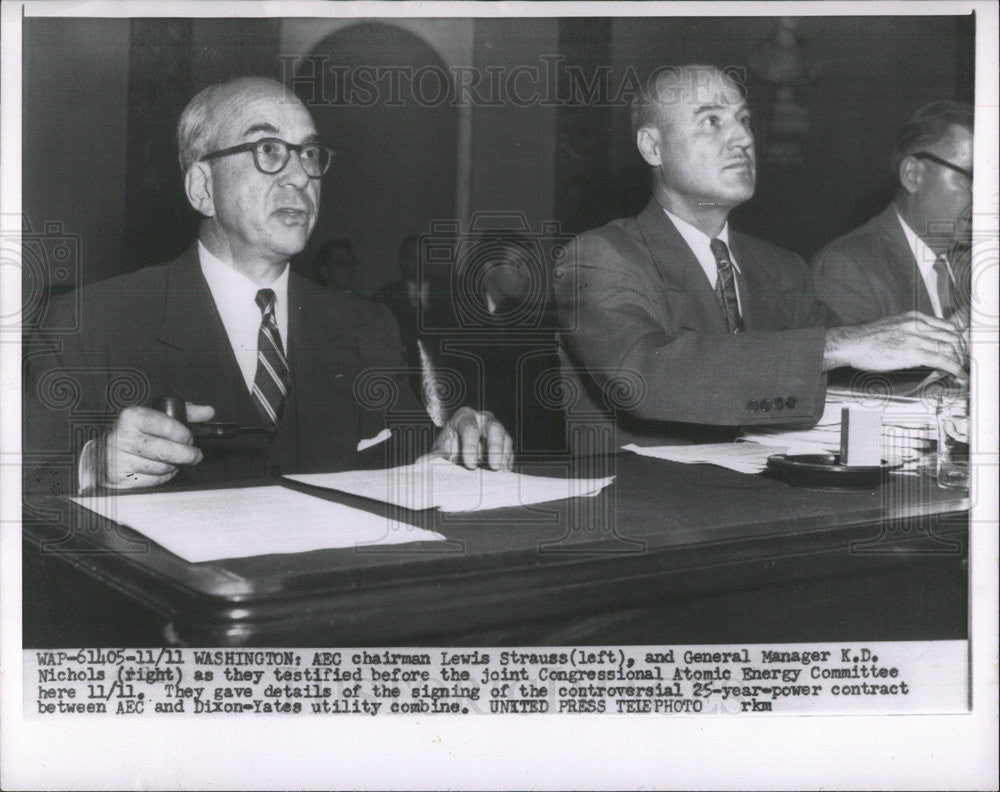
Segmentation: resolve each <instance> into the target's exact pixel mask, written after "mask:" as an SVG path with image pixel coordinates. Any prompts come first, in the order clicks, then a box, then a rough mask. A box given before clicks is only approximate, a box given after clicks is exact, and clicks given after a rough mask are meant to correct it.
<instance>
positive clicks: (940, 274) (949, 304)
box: [934, 254, 955, 319]
mask: <svg viewBox="0 0 1000 792" xmlns="http://www.w3.org/2000/svg"><path fill="white" fill-rule="evenodd" d="M934 276H935V277H936V278H937V293H938V301H939V302H940V303H941V316H943V317H944V318H945V319H947V318H948V317H949V316H950V315H951V312H952V311H953V310H954V309H955V301H954V299H952V295H951V273H950V272H948V264H947V263H946V262H945V258H944V254H942V255H940V256H938V257H937V258H936V259H935V260H934Z"/></svg>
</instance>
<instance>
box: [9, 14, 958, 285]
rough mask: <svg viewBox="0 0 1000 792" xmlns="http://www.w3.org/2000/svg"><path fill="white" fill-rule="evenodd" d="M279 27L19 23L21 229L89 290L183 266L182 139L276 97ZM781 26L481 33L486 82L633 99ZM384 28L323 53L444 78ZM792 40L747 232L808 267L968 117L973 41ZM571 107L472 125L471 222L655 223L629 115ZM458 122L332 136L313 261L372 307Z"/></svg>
mask: <svg viewBox="0 0 1000 792" xmlns="http://www.w3.org/2000/svg"><path fill="white" fill-rule="evenodd" d="M281 24H282V23H281V21H280V20H255V19H241V20H231V19H197V20H195V19H170V20H165V19H141V20H140V19H136V20H128V19H81V18H75V19H52V18H29V19H26V20H25V25H24V53H25V54H24V94H23V96H24V130H23V131H24V134H23V146H24V162H23V166H24V167H23V174H24V179H23V205H24V210H25V214H26V216H27V219H28V221H29V222H30V223H31V224H32V225H33V227H35V228H41V227H42V225H43V224H44V223H46V222H53V221H57V222H60V223H62V227H63V229H64V230H65V231H66V232H68V233H72V234H78V235H79V236H80V239H81V245H82V260H81V264H82V273H83V279H84V280H85V281H91V280H95V279H98V278H102V277H106V276H109V275H112V274H115V273H117V272H123V271H128V270H130V269H135V268H137V267H139V266H143V265H145V264H148V263H153V262H156V261H162V260H165V259H168V258H170V257H173V256H175V255H177V254H178V253H179V252H180V251H181V250H183V249H184V248H185V247H186V246H187V244H189V243H190V240H191V239H192V237H193V234H194V232H195V229H196V227H197V218H196V217H195V215H194V214H193V212H192V211H191V210H189V209H188V207H187V205H186V201H185V200H184V196H183V193H182V189H181V179H180V173H179V170H178V167H177V164H176V157H177V152H176V143H175V141H174V129H175V125H176V121H177V118H178V116H179V114H180V111H181V109H182V108H183V106H184V104H185V103H186V102H187V100H188V99H189V98H190V96H192V95H193V94H194V92H195V91H197V90H198V89H200V88H201V87H203V86H204V85H206V84H208V83H210V82H214V81H216V80H220V79H225V78H227V77H231V76H234V75H237V74H245V73H258V74H265V75H270V76H274V77H276V78H279V77H281V75H282V70H281V65H280V62H279V55H281V54H282V53H281V52H280V41H281ZM777 25H778V20H776V19H773V18H739V19H734V18H713V19H700V18H689V19H684V18H642V19H636V18H614V19H538V20H535V19H532V20H525V19H489V20H487V19H481V20H475V24H474V26H473V41H472V47H471V52H472V53H473V55H472V57H473V63H472V64H471V65H472V66H475V67H478V68H480V69H486V68H487V67H490V68H494V69H501V70H503V69H506V70H508V71H509V70H511V69H514V68H515V67H517V66H521V65H529V66H534V67H541V65H542V64H543V61H544V60H545V59H549V60H550V61H551V60H552V59H558V60H559V63H560V67H561V68H563V69H565V68H568V67H571V68H575V69H577V70H578V71H577V73H578V74H579V75H583V76H584V77H585V78H586V79H589V78H592V77H593V76H594V75H595V74H598V73H599V72H600V71H601V70H602V69H603V70H605V71H607V70H610V71H609V72H608V75H607V76H608V84H609V85H611V86H612V87H614V86H616V85H617V86H619V87H620V86H621V85H627V80H628V77H629V75H630V74H635V75H638V76H639V77H645V75H646V74H648V73H649V72H650V71H652V70H653V69H654V68H656V67H657V66H661V65H664V64H667V63H679V62H687V61H708V62H712V63H716V64H719V65H722V66H730V65H732V66H738V67H745V66H746V65H747V63H748V60H750V59H751V58H752V56H753V53H754V51H755V48H756V47H758V46H759V45H760V43H761V42H763V41H767V40H768V39H770V38H772V37H773V36H774V34H775V30H776V27H777ZM384 27H385V26H380V25H378V23H374V24H372V25H369V27H368V28H367V29H366V30H367V32H364V31H359V30H355V32H354V34H352V35H348V34H349V32H350V30H351V28H347V29H346V30H345V31H344V34H343V35H341V36H340V37H339V38H337V37H336V36H334V37H331V38H330V39H329V40H326V41H325V42H324V44H323V47H324V48H325V51H327V52H328V54H329V55H330V56H331V57H337V56H338V53H339V54H340V55H342V56H343V57H344V58H345V59H347V60H350V59H352V58H353V59H354V60H355V61H358V60H362V59H364V60H369V59H370V60H371V61H372V62H377V61H378V60H379V59H380V58H383V59H384V58H385V57H387V55H386V53H388V52H390V51H396V52H398V53H399V52H400V51H399V50H398V48H396V47H397V45H398V46H403V48H404V50H405V51H404V52H401V53H400V54H399V55H398V57H401V58H403V59H404V61H405V62H408V63H411V64H417V63H421V62H434V59H435V55H434V53H433V51H432V50H431V49H429V48H427V47H424V46H423V44H422V43H421V42H420V41H419V39H414V38H413V37H412V36H409V34H407V36H397V37H396V38H398V39H399V40H398V41H397V40H396V39H394V38H393V35H392V34H391V33H387V32H386V30H385V29H382V28H384ZM796 34H797V36H798V38H799V41H800V43H801V44H802V47H803V52H804V53H805V55H806V57H807V60H808V63H809V65H810V68H811V69H813V70H814V71H815V75H814V77H813V78H812V79H811V80H810V81H806V82H804V83H803V84H801V85H797V86H795V87H794V89H793V93H794V101H795V104H796V106H797V107H798V108H800V109H804V111H805V121H806V127H805V129H804V131H803V132H802V133H801V135H799V138H798V140H797V141H796V146H797V149H796V151H797V153H796V155H795V156H793V157H791V158H790V159H789V158H788V157H784V159H783V158H782V157H778V156H776V153H777V152H778V148H776V147H775V146H774V145H773V144H774V143H775V141H776V140H777V136H776V135H775V134H774V105H775V99H776V95H777V94H776V88H775V86H773V85H771V84H768V83H767V82H765V81H764V80H762V79H760V78H759V77H758V76H756V75H755V74H754V73H753V72H752V71H748V72H747V74H748V82H749V87H750V90H751V101H752V103H753V104H754V113H755V124H756V132H757V134H758V141H759V155H758V156H759V159H760V160H761V165H760V168H759V173H760V178H759V185H758V192H757V196H756V197H755V198H754V200H753V201H752V202H750V203H749V204H748V205H747V206H746V207H744V208H742V209H740V210H738V211H737V213H736V216H735V219H734V222H735V223H736V224H737V225H739V227H741V228H742V229H743V230H746V231H749V232H751V233H754V234H757V235H759V236H762V237H765V238H767V239H771V240H773V241H775V242H777V243H779V244H782V245H785V246H786V247H790V248H792V249H795V250H797V251H798V252H800V253H802V254H803V255H809V254H811V253H812V252H814V251H815V250H816V249H818V247H819V246H820V245H822V244H823V243H825V242H826V241H828V240H829V239H831V238H833V237H834V236H836V235H837V234H839V233H841V232H843V231H845V230H847V229H848V228H850V227H852V226H854V225H856V224H858V223H860V222H861V221H863V220H864V219H866V218H867V217H868V216H870V215H871V214H873V213H874V212H876V211H877V210H878V209H879V208H880V206H881V205H882V204H883V203H884V202H885V201H886V200H887V199H888V197H889V195H890V190H891V186H892V174H890V173H889V171H888V169H887V167H886V162H887V159H888V157H889V152H890V150H891V145H892V135H893V132H894V130H895V129H896V128H897V127H898V126H899V124H900V123H901V122H902V121H903V120H904V119H905V118H906V117H907V116H908V115H909V114H910V113H911V112H912V111H913V110H914V109H916V108H917V107H919V106H920V105H921V104H924V103H926V102H928V101H931V100H934V99H938V98H961V99H967V100H971V99H972V98H973V97H972V85H973V74H972V64H973V56H974V53H973V49H974V46H973V44H974V20H973V19H972V18H971V17H964V18H958V17H893V18H890V17H863V18H852V17H840V18H833V17H829V18H827V17H812V18H803V19H801V20H798V28H797V30H796ZM345 36H346V37H345ZM366 42H370V50H369V51H366V50H365V47H366ZM404 45H405V46H404ZM394 48H396V49H394ZM578 87H579V86H578ZM572 89H573V86H572V85H570V84H568V83H563V85H562V88H561V90H570V93H569V94H564V95H563V100H561V101H557V102H555V103H551V102H537V101H536V102H533V103H532V102H529V103H526V104H524V105H517V104H514V103H510V102H501V103H500V104H495V103H493V104H489V105H481V106H477V105H474V106H473V107H472V109H471V111H470V112H471V146H470V149H471V151H470V154H471V162H472V165H471V172H470V174H469V177H470V185H469V196H470V200H469V206H468V207H467V208H468V210H469V211H473V212H474V211H476V210H493V211H497V210H499V211H519V212H522V213H523V214H524V215H525V217H526V218H527V219H528V222H529V223H530V224H531V225H532V227H533V228H537V227H539V225H540V224H541V223H542V222H543V221H548V220H556V221H558V222H559V223H560V224H561V226H562V228H564V229H566V230H568V231H571V232H578V231H581V230H584V229H586V228H588V227H592V226H594V225H597V224H599V223H603V222H606V221H607V220H610V219H612V218H614V217H618V216H622V215H624V214H628V213H634V212H636V211H638V209H640V208H641V207H642V205H643V204H644V203H645V201H646V198H647V186H646V178H647V177H646V174H645V172H644V167H643V165H642V163H641V160H640V159H639V157H638V154H637V153H636V152H635V148H634V145H633V142H632V139H631V134H630V132H629V130H628V113H627V109H626V108H625V107H623V106H621V102H615V101H596V102H593V101H591V102H580V101H572V93H571V91H572ZM566 96H570V100H569V101H566V100H565V97H566ZM606 98H608V97H606ZM610 98H611V99H614V98H615V97H610ZM617 98H619V99H620V98H621V97H617ZM318 115H319V116H323V113H318ZM455 118H456V115H455V108H454V107H450V106H448V105H444V106H442V107H441V108H438V109H437V112H436V115H433V117H430V116H427V115H426V114H425V115H424V116H420V115H419V114H414V111H413V110H412V108H411V110H410V111H406V110H405V108H404V109H402V110H399V109H398V108H397V109H396V110H391V109H386V108H380V107H374V108H371V109H370V110H369V111H364V110H362V109H357V108H355V109H353V110H351V118H350V119H349V120H348V121H347V122H345V124H344V125H343V128H342V129H341V127H340V126H338V123H339V122H338V121H335V120H331V119H326V120H324V118H323V117H320V118H318V122H319V123H320V125H321V126H323V125H326V124H328V123H329V125H330V126H331V127H332V129H333V131H334V132H342V134H341V135H340V140H338V141H336V142H335V143H336V144H335V148H338V150H340V151H341V152H342V157H347V158H348V159H347V161H346V163H345V161H343V159H342V160H341V161H340V162H339V163H337V164H335V170H337V169H339V174H334V175H332V176H331V177H328V179H327V180H326V181H325V182H324V196H325V198H326V201H327V203H326V207H325V208H324V215H323V225H322V227H321V228H319V229H318V230H317V232H316V237H315V239H314V245H313V246H315V244H316V243H318V242H319V241H321V239H322V238H325V237H330V236H348V237H350V238H351V239H352V241H353V242H354V243H355V246H356V247H357V248H358V249H359V252H360V253H361V254H362V260H363V265H364V266H365V267H366V270H365V273H364V275H363V277H362V287H363V288H364V289H365V290H367V291H371V290H373V289H374V288H376V287H377V286H378V285H379V284H380V283H383V282H385V281H388V280H390V279H391V278H392V277H394V276H395V271H394V261H392V260H391V259H392V257H391V256H390V255H388V253H387V251H393V250H395V247H396V245H397V244H398V241H399V240H398V238H397V237H399V236H401V235H402V234H403V233H404V232H405V233H409V232H414V231H421V230H425V228H424V225H425V224H426V222H427V220H428V218H434V217H436V216H441V215H444V216H452V215H453V214H454V199H455V193H454V178H455V157H454V151H453V150H454V147H455V146H456V145H458V143H457V140H458V138H457V137H456V132H455V129H456V127H455V124H456V120H455ZM383 144H384V146H383ZM376 152H384V153H382V154H379V155H376ZM308 252H309V251H307V253H308Z"/></svg>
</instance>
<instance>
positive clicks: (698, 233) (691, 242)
mask: <svg viewBox="0 0 1000 792" xmlns="http://www.w3.org/2000/svg"><path fill="white" fill-rule="evenodd" d="M663 211H664V212H665V213H666V215H667V217H669V218H670V222H671V223H673V224H674V228H676V229H677V233H679V234H680V235H681V236H682V237H683V238H684V241H685V242H687V246H688V247H689V248H691V252H692V253H694V257H695V258H696V259H698V263H699V264H700V265H701V268H702V269H703V270H704V271H705V277H706V278H708V283H709V285H710V286H711V287H712V290H713V291H714V290H715V284H716V283H718V280H719V265H718V264H717V263H716V262H715V254H714V253H713V252H712V245H711V242H712V239H713V237H710V236H708V234H706V233H704V232H703V231H702V230H701V229H698V228H695V227H694V226H693V225H691V224H690V223H689V222H688V221H687V220H681V218H679V217H678V216H677V215H675V214H673V213H672V212H668V211H667V210H666V209H664V210H663ZM714 239H720V240H722V241H723V242H725V243H726V247H727V248H728V247H729V223H728V222H727V223H726V224H725V225H724V226H723V227H722V230H721V231H720V232H719V235H718V236H717V237H714ZM729 260H730V261H731V262H733V269H734V270H736V271H737V272H742V270H741V269H740V265H739V262H738V261H737V260H736V256H734V255H733V251H732V248H730V250H729ZM733 286H735V288H736V305H737V306H738V307H739V310H740V315H741V316H742V315H743V302H742V299H741V298H740V281H739V279H738V278H733Z"/></svg>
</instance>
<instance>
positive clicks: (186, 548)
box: [72, 486, 444, 563]
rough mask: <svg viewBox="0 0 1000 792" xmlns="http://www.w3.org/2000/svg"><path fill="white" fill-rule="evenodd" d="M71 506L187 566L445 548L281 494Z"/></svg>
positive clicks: (406, 530)
mask: <svg viewBox="0 0 1000 792" xmlns="http://www.w3.org/2000/svg"><path fill="white" fill-rule="evenodd" d="M72 500H73V501H74V502H76V503H78V504H80V505H81V506H83V507H85V508H87V509H90V510H91V511H93V512H96V513H97V514H100V515H102V516H104V517H107V518H108V519H109V520H113V521H114V522H116V523H119V524H121V525H127V526H128V527H129V528H131V529H132V530H134V531H137V532H138V533H140V534H142V535H143V536H145V537H147V538H149V539H152V540H153V541H154V542H156V543H157V544H158V545H161V546H162V547H165V548H166V549H167V550H169V551H170V552H171V553H174V554H175V555H178V556H180V557H181V558H183V559H184V560H185V561H190V562H192V563H198V562H202V561H217V560H219V559H222V558H246V557H249V556H259V555H269V554H272V553H305V552H308V551H310V550H322V549H328V548H337V547H356V546H359V545H365V546H368V545H376V544H400V543H403V542H426V541H443V540H444V537H443V536H441V535H440V534H438V533H435V532H433V531H426V530H423V529H421V528H415V527H413V526H412V525H407V524H405V523H401V522H397V521H395V520H390V519H387V518H385V517H381V516H379V515H376V514H371V513H369V512H366V511H361V510H360V509H354V508H351V507H350V506H344V505H342V504H339V503H331V502H330V501H325V500H323V499H322V498H316V497H313V496H312V495H307V494H305V493H302V492H296V491H295V490H291V489H288V488H286V487H281V486H266V487H244V488H238V489H213V490H199V491H197V492H156V493H149V494H141V495H98V496H92V497H76V498H72Z"/></svg>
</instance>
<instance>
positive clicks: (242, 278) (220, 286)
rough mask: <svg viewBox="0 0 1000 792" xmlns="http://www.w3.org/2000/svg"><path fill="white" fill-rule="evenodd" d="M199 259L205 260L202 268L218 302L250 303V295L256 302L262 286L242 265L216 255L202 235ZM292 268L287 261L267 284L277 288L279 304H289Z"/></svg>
mask: <svg viewBox="0 0 1000 792" xmlns="http://www.w3.org/2000/svg"><path fill="white" fill-rule="evenodd" d="M198 260H199V261H200V262H201V271H202V272H203V273H204V275H205V280H206V281H208V288H209V289H210V290H211V292H212V298H213V299H214V300H215V304H216V305H220V304H221V303H223V302H225V303H242V304H247V303H246V299H247V298H249V299H250V303H249V304H253V301H254V300H255V299H256V297H257V292H258V291H260V289H261V287H260V286H258V285H257V284H256V283H254V282H253V281H252V280H251V279H250V278H248V277H247V276H246V275H244V274H243V273H242V272H240V271H239V270H238V269H236V268H235V267H233V266H232V265H230V264H227V263H226V262H224V261H223V260H222V259H220V258H219V257H218V256H216V255H214V254H213V253H212V251H210V250H209V249H208V248H207V247H205V245H204V244H203V243H202V241H201V240H200V239H199V240H198ZM289 269H290V268H289V266H288V263H287V262H286V263H285V266H284V267H283V268H282V270H281V274H280V275H279V276H278V277H277V278H276V279H275V281H274V282H273V283H272V284H270V285H269V286H267V287H265V288H268V289H271V291H273V292H274V296H275V298H276V306H277V305H284V306H286V307H287V305H288V271H289Z"/></svg>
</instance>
